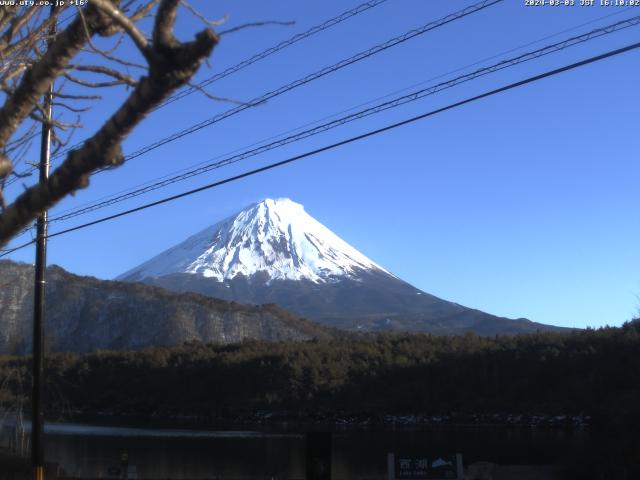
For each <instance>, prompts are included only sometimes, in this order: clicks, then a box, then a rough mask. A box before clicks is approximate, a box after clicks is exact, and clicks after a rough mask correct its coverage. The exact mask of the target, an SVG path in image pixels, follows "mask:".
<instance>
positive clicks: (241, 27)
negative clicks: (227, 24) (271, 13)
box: [218, 20, 296, 37]
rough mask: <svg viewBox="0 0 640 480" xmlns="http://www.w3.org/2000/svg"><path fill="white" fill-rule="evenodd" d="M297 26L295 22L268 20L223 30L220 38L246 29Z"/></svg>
mask: <svg viewBox="0 0 640 480" xmlns="http://www.w3.org/2000/svg"><path fill="white" fill-rule="evenodd" d="M295 24H296V22H294V21H289V22H281V21H279V20H267V21H264V22H253V23H245V24H243V25H238V26H237V27H233V28H229V29H227V30H223V31H221V32H220V33H218V36H219V37H222V36H223V35H229V34H230V33H236V32H239V31H240V30H244V29H245V28H253V27H264V26H265V25H284V26H290V25H295Z"/></svg>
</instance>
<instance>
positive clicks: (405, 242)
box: [4, 0, 640, 328]
mask: <svg viewBox="0 0 640 480" xmlns="http://www.w3.org/2000/svg"><path fill="white" fill-rule="evenodd" d="M200 7H201V8H202V10H203V13H205V14H206V15H207V17H208V18H221V17H223V16H224V15H225V14H227V13H228V14H229V20H228V24H227V25H225V26H224V27H222V28H223V29H224V28H229V29H233V28H234V26H236V25H242V24H245V23H251V22H257V21H260V20H264V19H277V20H279V21H282V23H288V22H289V21H291V20H294V21H295V24H293V25H288V26H284V25H279V26H276V25H271V26H264V27H261V28H252V29H243V30H239V31H237V32H236V33H233V34H232V35H225V36H223V37H222V39H221V42H220V45H219V46H218V47H217V49H216V51H215V52H214V55H213V57H212V59H211V66H210V68H209V69H203V70H202V71H201V72H199V74H198V77H197V78H195V79H194V82H195V84H197V85H199V87H198V88H188V89H185V90H183V91H179V92H176V93H175V94H174V95H173V96H172V97H171V98H170V101H168V102H166V104H165V105H163V107H162V108H159V109H157V110H156V111H154V112H153V113H152V114H151V115H150V116H149V118H148V119H146V120H145V123H143V124H142V126H141V128H140V129H139V130H137V131H136V132H135V133H134V134H133V135H132V136H131V138H129V139H128V140H127V141H126V143H125V145H124V154H125V157H126V158H127V159H130V160H132V159H133V158H135V161H127V162H126V163H125V165H124V166H122V167H120V168H118V169H113V170H108V171H105V172H103V173H101V174H100V175H94V176H93V177H92V178H91V184H90V186H89V187H88V188H87V189H85V190H82V191H80V192H78V194H77V195H76V196H74V197H70V198H68V199H65V200H64V201H62V202H60V204H58V205H57V206H56V207H55V208H53V209H52V210H51V211H50V217H49V218H50V219H51V227H52V228H51V230H50V233H51V237H52V239H51V242H50V244H49V253H48V261H49V263H50V264H53V263H55V264H59V265H60V266H62V267H63V268H65V269H67V270H69V271H71V272H73V273H78V274H89V275H94V276H97V277H99V278H113V277H115V276H116V275H118V274H120V273H122V272H124V271H127V270H128V269H129V268H131V267H133V266H134V265H138V264H139V263H141V262H142V261H144V260H146V259H147V258H149V257H150V256H152V255H155V254H158V253H160V252H162V251H164V250H166V249H167V248H169V247H170V246H172V245H175V244H177V243H179V242H181V241H183V240H184V239H185V238H187V237H189V236H190V235H192V234H194V233H195V232H198V231H200V230H202V229H203V228H205V227H207V226H208V225H212V224H214V223H216V222H218V221H220V220H221V219H223V218H226V217H228V216H229V215H232V214H233V213H235V212H237V211H239V210H241V209H243V208H245V207H246V206H247V205H249V204H251V203H254V202H256V201H260V200H262V199H264V198H279V197H288V198H291V199H292V200H294V201H295V202H298V203H301V204H303V205H304V206H305V209H306V210H307V211H308V212H309V213H310V214H311V215H312V216H313V217H315V218H317V219H318V220H319V221H321V222H322V223H323V224H324V225H326V226H327V227H328V228H330V229H331V230H332V231H333V232H335V233H336V234H337V235H339V236H340V237H341V238H343V239H344V240H345V241H347V242H348V243H349V244H350V245H353V246H354V247H356V248H357V249H358V250H359V251H360V252H362V253H363V254H365V255H366V256H367V257H368V258H370V259H372V260H373V261H375V262H376V263H377V264H379V265H381V266H382V267H384V268H385V269H386V270H388V271H390V272H392V273H393V274H395V275H397V276H398V277H399V278H402V279H403V280H405V281H407V282H409V283H411V284H412V285H415V286H416V287H417V288H419V289H421V290H423V291H426V292H428V293H431V294H433V295H436V296H438V297H441V298H444V299H446V300H451V301H453V302H457V303H460V304H462V305H466V306H469V307H473V308H477V309H479V310H482V311H485V312H489V313H492V314H495V315H499V316H504V317H510V318H528V319H531V320H533V321H536V322H541V323H547V324H553V325H560V326H569V327H581V328H582V327H587V326H602V325H606V324H609V325H619V324H622V323H623V322H625V321H627V320H629V319H631V318H633V317H634V315H636V314H637V309H638V306H639V301H638V297H639V296H640V273H639V272H640V268H639V267H640V251H639V249H638V248H637V245H635V243H634V239H637V238H638V236H639V235H640V225H639V222H638V215H637V211H638V206H639V201H638V200H639V199H638V194H637V186H636V185H634V184H635V183H637V178H638V176H639V174H640V163H639V162H638V155H637V152H638V151H639V149H638V147H639V146H640V145H639V142H640V139H639V137H638V135H637V129H638V116H637V111H638V108H639V107H640V100H639V95H638V89H637V74H635V72H637V63H638V60H639V58H640V56H639V55H640V54H639V53H638V49H637V48H636V47H637V46H638V39H639V38H640V37H639V36H638V32H639V31H638V28H640V27H639V26H638V25H639V23H640V7H638V8H634V7H626V8H625V7H615V8H614V7H604V6H599V5H597V4H594V5H593V6H586V5H580V2H578V3H577V4H576V3H574V5H573V6H558V7H555V8H553V7H550V6H546V7H529V6H527V5H526V4H525V2H520V1H515V2H504V1H500V0H488V1H484V2H462V1H461V2H422V1H419V0H407V1H404V2H391V1H385V0H378V1H371V2H366V3H362V2H347V3H345V2H343V1H337V0H334V1H328V2H293V1H289V0H283V1H281V2H276V3H274V2H257V1H253V0H250V1H248V2H245V3H243V5H242V6H240V5H238V4H237V2H231V1H222V2H213V3H208V2H207V3H205V4H203V5H201V6H200ZM183 17H184V18H183ZM197 22H198V20H197V19H196V18H190V17H187V16H180V18H179V23H178V25H177V29H178V34H179V35H180V36H182V37H185V38H186V36H187V35H188V34H189V32H192V31H194V30H195V29H196V28H197V27H198V24H197ZM240 66H241V68H239V67H240ZM199 88H206V90H207V92H208V93H209V94H210V95H211V96H212V97H216V98H220V99H231V100H232V101H233V102H236V103H237V104H236V105H235V106H232V107H231V108H229V105H228V103H226V102H223V101H215V100H211V99H210V98H207V97H205V96H203V95H202V93H201V92H199V91H198V89H199ZM124 93H126V92H120V93H118V92H114V93H113V94H112V95H114V97H113V98H116V96H117V95H119V94H124ZM112 107H113V104H111V103H110V101H109V98H106V99H105V101H103V102H102V103H98V104H97V105H96V106H95V107H94V109H95V110H96V112H95V113H96V115H95V121H93V120H91V118H92V117H90V121H89V122H88V123H87V124H86V126H85V130H86V132H85V130H83V131H80V132H79V133H78V137H79V138H76V139H75V141H78V140H79V139H81V138H83V137H86V136H89V135H91V134H92V132H93V131H95V129H96V128H97V127H98V126H99V119H100V118H101V115H102V118H103V117H104V116H105V115H106V114H108V113H109V112H110V110H111V108H112ZM426 117H429V118H428V119H426ZM418 119H421V120H422V121H417V120H418ZM222 120H224V122H223V121H222ZM92 122H93V123H92ZM399 126H402V128H397V127H399ZM383 132H384V134H382V133H383ZM365 138H366V140H365ZM66 152H68V151H66V150H63V151H62V154H61V155H64V154H66ZM61 155H59V156H58V160H61V159H62V158H61ZM309 156H313V157H314V158H313V159H308V160H305V161H297V160H300V159H302V158H306V157H309ZM285 164H287V167H286V168H275V166H283V165H285ZM55 166H56V162H54V168H55ZM23 167H24V166H23ZM26 171H27V172H28V169H27V170H26ZM35 180H36V179H34V178H30V177H27V178H24V179H22V178H21V179H18V181H16V180H14V181H12V182H10V185H9V186H8V187H7V190H6V194H7V197H8V199H9V200H10V199H11V198H12V196H13V197H15V196H16V195H18V194H19V193H20V191H21V189H22V183H25V184H30V183H32V182H33V181H35ZM214 186H215V188H213V187H214ZM195 192H198V194H197V195H194V194H192V193H195ZM187 193H189V194H188V195H187ZM138 197H140V198H138ZM167 199H171V200H170V201H169V200H167ZM120 204H121V205H120ZM151 205H153V206H154V207H155V208H147V207H148V206H151ZM123 212H125V213H127V212H130V213H132V214H126V215H123ZM133 212H135V213H133ZM76 218H77V222H76V223H74V222H73V221H71V220H72V219H76ZM105 219H106V220H108V221H106V220H105ZM85 225H91V228H78V227H83V226H85ZM54 227H55V228H54ZM30 235H31V231H30V230H28V231H25V232H24V233H23V234H22V235H21V236H19V237H18V238H16V239H14V241H13V242H12V243H11V244H10V245H9V246H8V247H7V249H9V250H10V249H12V248H15V247H18V246H20V245H23V244H25V243H30V241H31V236H30ZM32 257H33V249H32V247H27V248H22V249H20V250H16V251H13V252H12V253H11V254H10V255H5V256H4V258H10V259H14V260H19V261H25V262H29V263H31V262H33V258H32Z"/></svg>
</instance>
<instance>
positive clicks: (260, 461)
mask: <svg viewBox="0 0 640 480" xmlns="http://www.w3.org/2000/svg"><path fill="white" fill-rule="evenodd" d="M315 428H317V427H315ZM6 434H7V432H6V431H5V437H6ZM585 436H586V433H584V432H581V431H573V432H571V431H566V430H554V429H536V428H527V427H518V428H513V427H454V426H440V427H428V428H408V427H402V428H400V429H366V430H364V429H353V428H351V429H343V430H334V431H333V432H332V436H331V439H332V440H331V442H332V450H331V451H332V467H331V468H332V478H334V479H365V478H369V479H372V478H380V479H381V478H387V456H388V453H390V452H394V453H395V454H396V455H423V456H432V457H434V458H435V456H439V455H441V456H446V455H451V454H455V453H461V454H462V456H463V461H464V464H465V465H469V464H472V463H475V462H478V461H489V462H492V463H497V464H501V465H553V464H555V463H557V462H559V461H561V460H562V458H563V457H564V456H565V455H567V454H568V452H570V451H571V450H572V449H573V448H575V446H576V445H577V444H579V443H580V442H581V441H582V440H583V438H584V437H585ZM45 437H46V447H45V448H46V456H47V461H50V462H55V463H58V464H59V465H60V467H61V468H62V469H63V470H64V472H65V474H66V476H69V477H79V478H82V477H93V478H107V479H108V478H118V475H119V473H120V471H121V468H122V465H121V458H122V455H123V454H126V455H127V457H128V464H129V471H130V473H131V476H137V478H139V479H169V478H171V479H213V478H224V479H249V478H255V479H257V478H262V479H264V478H271V477H273V478H281V479H282V478H288V479H294V478H295V479H301V478H304V476H305V448H306V435H305V433H304V431H301V430H299V429H295V428H287V427H285V426H283V427H282V428H280V429H277V428H273V427H271V428H269V429H264V428H261V427H258V426H256V427H255V429H247V430H243V431H239V430H197V429H192V428H190V429H185V428H163V429H150V428H135V427H114V426H101V425H84V424H69V423H64V424H47V429H46V435H45Z"/></svg>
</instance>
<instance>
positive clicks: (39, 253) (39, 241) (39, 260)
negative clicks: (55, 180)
mask: <svg viewBox="0 0 640 480" xmlns="http://www.w3.org/2000/svg"><path fill="white" fill-rule="evenodd" d="M54 15H55V7H53V6H52V7H51V16H54ZM55 34H56V22H55V21H54V22H53V23H52V25H51V27H50V29H49V38H48V39H47V45H51V43H52V41H53V36H54V35H55ZM42 103H43V105H42V107H43V114H44V122H43V123H42V136H41V140H40V183H41V184H44V183H46V182H47V180H48V179H49V159H50V156H51V118H52V110H53V81H52V82H51V84H50V85H49V89H48V91H47V93H45V94H44V96H43V102H42ZM36 229H37V233H36V264H35V275H34V277H35V285H34V295H33V302H34V303H33V366H32V368H33V391H32V396H31V460H32V464H33V475H34V480H44V403H43V384H44V381H43V380H44V379H43V375H44V294H45V284H46V282H45V269H46V266H47V211H46V210H45V211H43V212H42V213H41V214H40V216H39V217H38V220H37V223H36Z"/></svg>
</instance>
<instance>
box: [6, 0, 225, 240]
mask: <svg viewBox="0 0 640 480" xmlns="http://www.w3.org/2000/svg"><path fill="white" fill-rule="evenodd" d="M180 4H183V5H184V6H185V7H186V8H187V9H189V10H190V11H191V12H192V13H196V14H198V12H196V11H195V10H194V9H193V7H191V6H190V5H188V4H186V3H185V1H184V0H145V1H136V0H129V1H126V0H90V1H89V2H88V3H87V4H86V5H85V6H83V7H81V8H80V7H78V8H76V10H72V9H71V7H68V6H67V7H65V8H64V9H63V8H56V9H55V10H53V11H52V12H50V8H49V7H39V6H31V7H24V6H14V7H0V89H1V90H2V92H4V104H3V105H2V107H1V108H0V247H2V246H4V245H6V244H7V242H8V241H9V240H10V239H11V238H12V237H13V236H15V235H16V234H17V233H19V232H20V231H21V230H22V229H24V228H25V227H27V226H29V225H30V224H31V222H32V221H33V220H34V219H35V218H37V216H38V215H39V214H40V212H42V211H44V210H46V209H49V208H50V207H52V206H53V205H55V204H56V203H57V202H58V201H60V200H61V199H62V198H64V197H65V196H67V195H69V194H72V193H73V192H75V191H76V190H78V189H80V188H84V187H86V186H87V185H88V182H89V176H90V175H91V173H92V172H95V171H96V170H98V169H103V168H110V167H116V166H118V165H120V164H121V163H122V161H123V153H122V148H121V145H122V142H123V140H124V139H125V138H126V137H127V136H128V135H129V134H130V133H131V132H132V131H133V130H134V129H135V128H136V127H137V126H138V125H139V124H140V122H142V120H143V119H144V118H145V116H146V115H147V114H148V113H149V112H150V111H151V110H153V109H154V108H155V107H156V106H157V105H159V104H160V103H161V102H163V100H165V99H166V98H167V97H168V96H169V95H170V94H171V93H172V92H173V91H174V90H175V89H177V88H179V87H181V86H183V85H185V84H187V83H189V82H190V80H191V78H192V77H193V75H194V74H195V73H196V72H197V70H198V69H199V67H200V65H201V63H202V62H203V61H204V60H205V59H207V58H208V57H209V55H210V54H211V52H212V51H213V48H214V47H215V46H216V44H217V43H218V39H219V37H218V35H217V34H216V33H214V32H213V30H212V29H211V28H210V27H212V26H213V25H214V24H213V22H209V21H207V20H206V19H205V18H204V17H202V16H201V15H199V14H198V15H199V16H200V17H201V19H202V20H203V21H204V22H206V23H207V26H206V28H205V29H203V30H202V31H200V32H198V33H197V34H196V35H195V38H194V39H193V40H191V41H188V42H181V41H179V40H177V39H176V37H175V35H174V33H173V27H174V23H175V20H176V17H177V15H178V7H179V6H180ZM65 16H68V17H70V21H66V20H67V19H66V18H64V17H65ZM65 21H66V22H65ZM53 22H56V23H57V24H61V27H60V29H59V31H58V32H57V33H56V34H55V35H52V34H51V33H50V32H51V30H50V27H51V25H52V23H53ZM140 25H149V27H148V30H150V32H149V33H148V34H147V33H145V32H144V30H143V28H142V27H141V26H140ZM125 43H131V44H133V45H135V47H136V49H137V52H138V54H137V57H138V58H140V59H141V60H137V59H136V58H125V57H127V55H124V54H123V53H122V49H121V46H122V45H123V44H125ZM128 57H131V55H128ZM131 72H135V73H131ZM52 82H55V90H54V93H53V100H52V101H53V104H54V105H55V106H56V107H57V108H56V111H62V112H65V114H63V115H62V116H61V117H58V116H56V117H55V118H48V116H47V112H46V111H44V109H43V107H42V103H41V102H42V98H43V95H45V94H47V92H48V89H49V88H50V85H51V83H52ZM118 86H123V87H124V88H127V89H129V92H128V94H127V95H126V98H124V100H123V101H122V103H121V105H120V106H119V107H118V108H117V109H116V110H115V112H113V113H112V114H111V116H110V117H108V118H105V121H104V123H103V124H102V125H101V127H100V128H98V130H97V131H96V132H95V134H93V136H91V137H90V138H88V139H87V140H86V141H84V142H83V143H82V144H81V145H80V146H78V147H77V148H74V149H72V150H70V151H68V152H67V153H66V156H65V158H64V161H63V162H62V164H61V165H60V166H59V167H58V168H56V169H55V171H54V172H53V173H52V174H51V176H50V178H49V180H48V181H47V182H46V183H44V184H35V185H33V186H31V187H29V188H26V189H25V190H24V192H22V194H20V195H19V196H18V197H17V198H16V199H15V200H14V201H13V202H12V203H11V204H8V205H7V204H5V201H4V197H3V196H2V190H3V189H4V187H5V184H6V183H7V182H11V181H15V180H16V178H17V176H18V175H20V173H19V169H18V168H16V166H17V164H18V163H19V162H20V161H21V160H22V158H23V157H24V154H25V152H26V151H28V147H29V145H30V142H31V143H32V142H33V140H34V138H35V139H37V138H38V137H37V132H38V130H39V125H41V124H42V123H44V122H47V123H48V124H49V125H51V126H52V128H53V130H54V136H53V143H54V146H55V147H57V148H60V147H62V146H64V145H65V142H68V139H69V132H70V131H72V130H73V129H74V128H76V127H78V126H79V125H80V121H81V117H82V114H83V112H84V111H85V110H86V108H87V104H88V103H89V104H90V103H91V102H92V101H94V100H96V99H98V98H99V96H100V95H99V93H100V91H101V89H105V88H111V87H118ZM80 87H84V88H85V89H84V90H83V89H82V88H80ZM86 88H94V89H98V90H97V91H96V92H95V94H94V93H92V92H89V93H90V94H87V93H86V92H87V91H86ZM83 92H84V93H83ZM58 107H59V108H58Z"/></svg>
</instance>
